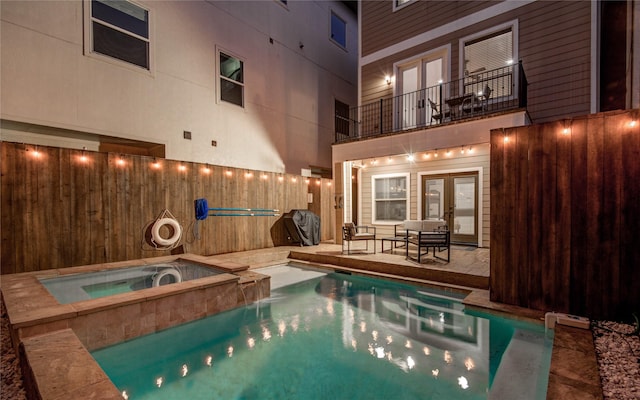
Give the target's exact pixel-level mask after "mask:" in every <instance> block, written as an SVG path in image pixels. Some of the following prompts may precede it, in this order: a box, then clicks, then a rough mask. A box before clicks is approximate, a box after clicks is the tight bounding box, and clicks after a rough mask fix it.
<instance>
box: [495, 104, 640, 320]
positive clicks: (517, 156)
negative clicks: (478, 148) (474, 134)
mask: <svg viewBox="0 0 640 400" xmlns="http://www.w3.org/2000/svg"><path fill="white" fill-rule="evenodd" d="M632 119H636V120H637V119H638V111H636V110H633V111H627V112H619V111H618V112H611V113H602V114H596V115H589V116H586V117H581V118H574V119H573V120H571V121H558V122H554V123H548V124H544V125H532V126H528V127H520V128H514V130H513V131H507V132H508V133H509V137H511V136H513V137H514V138H515V143H514V142H513V141H512V140H509V142H507V143H504V145H502V144H501V143H500V141H502V140H503V136H504V134H503V133H502V131H501V130H494V131H492V132H491V145H492V147H491V227H492V231H491V267H490V268H491V271H490V281H491V299H492V300H494V301H502V302H505V303H508V304H514V305H519V306H524V307H531V308H535V309H540V310H546V311H552V310H553V311H561V312H569V313H573V314H579V315H586V316H589V317H592V318H612V319H616V318H625V317H627V318H628V317H630V315H631V313H632V312H638V310H640V270H639V269H638V268H637V266H638V265H640V235H638V232H640V201H638V198H640V184H638V182H640V162H639V161H638V160H640V127H639V126H638V125H637V122H636V126H634V127H632V126H631V125H630V124H629V122H630V121H631V120H632ZM565 127H566V128H567V129H568V131H567V132H563V130H564V128H565ZM514 226H516V228H514ZM514 249H519V250H518V251H514Z"/></svg>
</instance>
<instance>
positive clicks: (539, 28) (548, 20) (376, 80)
mask: <svg viewBox="0 0 640 400" xmlns="http://www.w3.org/2000/svg"><path fill="white" fill-rule="evenodd" d="M423 3H424V4H423ZM461 3H471V4H468V6H469V7H470V8H465V7H463V6H462V4H461ZM490 5H491V4H488V3H484V2H417V3H413V4H410V5H409V6H407V7H405V8H403V9H401V10H399V11H397V12H395V13H392V12H391V7H392V5H391V2H364V3H363V6H362V9H363V12H362V19H363V22H362V27H363V31H362V32H363V34H362V41H363V55H367V54H370V53H371V52H373V51H377V50H380V49H383V48H386V47H388V46H390V45H393V44H395V43H398V42H400V41H402V40H405V39H407V38H410V37H413V36H415V35H418V34H420V33H423V32H426V31H429V30H431V29H433V28H435V27H437V26H440V25H442V24H444V23H447V22H451V21H453V20H456V19H459V18H462V17H464V16H465V15H468V14H469V13H472V12H476V11H478V10H479V9H482V8H484V7H487V6H490ZM426 9H429V12H432V14H429V16H428V17H427V16H425V12H426V11H425V10H426ZM444 10H447V11H446V12H445V11H444ZM404 14H409V15H408V16H404ZM369 18H371V19H372V20H369ZM414 19H415V21H416V22H415V23H410V22H409V21H414ZM513 20H517V21H518V32H517V35H518V56H519V58H520V59H521V60H522V64H523V69H524V72H525V74H526V76H527V80H528V82H529V86H528V106H527V110H528V112H529V115H530V116H531V119H532V120H533V121H534V122H546V121H552V120H555V119H558V118H570V117H573V116H579V115H584V114H588V113H589V112H590V98H591V87H590V74H591V53H590V52H591V50H590V46H591V4H590V2H586V1H583V2H581V1H555V2H549V1H541V2H534V3H531V4H528V5H525V6H522V7H519V8H517V9H515V10H513V11H510V12H508V13H504V14H501V15H497V16H495V17H494V18H490V19H487V20H484V21H478V23H476V24H473V25H471V26H468V27H465V28H463V29H460V30H457V31H454V32H450V33H448V34H446V35H443V36H441V37H438V38H434V39H433V40H431V41H429V42H425V43H420V44H418V45H416V46H414V47H412V48H410V49H406V50H403V51H401V52H398V53H396V54H393V55H391V56H388V57H385V58H383V59H380V60H376V61H374V62H371V63H369V64H366V65H363V66H362V70H361V73H362V75H361V76H362V81H361V103H362V104H367V103H370V102H374V101H376V100H377V99H379V98H381V97H389V96H392V94H393V88H392V87H389V86H388V85H386V84H385V83H384V76H385V75H393V74H394V71H393V65H394V63H396V62H399V61H401V60H407V59H410V58H412V57H415V56H416V55H418V54H422V53H425V52H427V51H430V50H433V49H435V48H438V47H441V46H445V45H450V48H451V65H450V66H449V68H450V79H452V80H453V79H458V78H460V74H459V71H458V66H459V40H460V38H462V37H466V36H468V35H472V34H475V33H478V32H481V31H484V30H486V29H490V28H492V27H494V26H497V25H500V24H503V23H506V22H509V21H513ZM398 21H401V22H398ZM430 21H437V24H436V23H435V22H434V23H430ZM397 31H399V32H397ZM391 38H392V39H391ZM374 43H375V44H374Z"/></svg>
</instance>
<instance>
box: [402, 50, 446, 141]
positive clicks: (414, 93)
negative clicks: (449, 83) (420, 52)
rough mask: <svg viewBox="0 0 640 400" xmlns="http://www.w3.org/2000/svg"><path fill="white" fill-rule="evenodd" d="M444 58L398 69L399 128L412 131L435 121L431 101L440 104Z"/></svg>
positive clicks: (421, 60)
mask: <svg viewBox="0 0 640 400" xmlns="http://www.w3.org/2000/svg"><path fill="white" fill-rule="evenodd" d="M443 60H444V59H443V56H442V55H438V56H432V57H427V58H423V59H420V60H416V61H413V62H411V63H409V64H405V65H403V66H401V67H399V69H398V76H399V77H400V79H399V86H398V94H399V95H400V96H399V97H397V101H396V104H395V105H394V107H395V108H396V110H395V115H397V118H396V124H398V125H399V126H397V128H400V129H411V128H415V127H419V126H425V125H427V124H428V123H430V121H431V113H432V110H431V107H430V106H429V101H428V100H431V101H433V102H434V103H436V104H440V96H441V93H440V83H441V82H442V79H443V76H444V70H443V68H444V63H443Z"/></svg>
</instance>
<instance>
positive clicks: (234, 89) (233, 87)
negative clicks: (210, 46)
mask: <svg viewBox="0 0 640 400" xmlns="http://www.w3.org/2000/svg"><path fill="white" fill-rule="evenodd" d="M219 59H220V100H222V101H226V102H228V103H232V104H235V105H238V106H240V107H244V63H243V62H242V61H241V60H240V59H238V58H236V57H233V56H230V55H228V54H226V53H224V52H222V51H221V52H219Z"/></svg>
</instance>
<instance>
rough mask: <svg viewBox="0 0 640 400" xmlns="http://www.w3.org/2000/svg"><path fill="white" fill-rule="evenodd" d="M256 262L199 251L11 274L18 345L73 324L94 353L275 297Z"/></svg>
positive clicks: (10, 307) (8, 286) (8, 285)
mask: <svg viewBox="0 0 640 400" xmlns="http://www.w3.org/2000/svg"><path fill="white" fill-rule="evenodd" d="M269 284H270V278H269V277H268V276H266V275H262V274H259V273H257V272H253V271H251V270H249V265H246V264H239V263H235V262H231V261H226V260H220V259H217V258H216V257H215V256H212V257H205V256H198V255H194V254H182V255H180V256H165V257H156V258H147V259H140V260H130V261H126V262H117V263H109V264H95V265H85V266H81V267H69V268H61V269H57V270H47V271H37V272H25V273H21V274H13V275H4V276H3V277H2V281H0V286H1V288H2V299H3V301H4V303H5V305H6V307H7V314H8V316H9V322H10V326H11V329H10V331H11V337H12V341H13V344H14V347H15V348H16V349H17V348H18V344H19V343H20V341H21V340H22V339H24V338H27V337H31V336H35V335H41V334H43V333H48V332H53V331H57V330H61V329H67V328H70V329H72V330H73V332H74V333H75V334H76V336H77V337H78V339H80V341H81V342H82V344H83V345H84V346H85V347H86V348H87V349H88V350H94V349H99V348H101V347H104V346H108V345H111V344H114V343H119V342H122V341H125V340H129V339H132V338H134V337H138V336H141V335H145V334H148V333H152V332H156V331H159V330H163V329H166V328H169V327H171V326H175V325H180V324H184V323H185V322H189V321H193V320H196V319H200V318H203V317H206V316H209V315H213V314H217V313H219V312H221V311H226V310H229V309H231V308H234V307H237V306H240V305H244V304H249V303H251V302H254V301H257V300H259V299H261V298H264V297H269V293H270V287H269Z"/></svg>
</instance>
